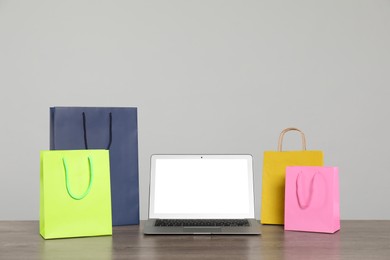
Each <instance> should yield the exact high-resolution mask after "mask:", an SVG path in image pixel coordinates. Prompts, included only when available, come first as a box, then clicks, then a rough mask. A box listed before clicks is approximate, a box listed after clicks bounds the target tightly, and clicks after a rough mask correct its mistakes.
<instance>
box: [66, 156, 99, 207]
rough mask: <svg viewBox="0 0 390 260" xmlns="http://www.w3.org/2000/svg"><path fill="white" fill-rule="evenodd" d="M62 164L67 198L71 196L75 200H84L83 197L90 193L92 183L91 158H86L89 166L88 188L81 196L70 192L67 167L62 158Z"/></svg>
mask: <svg viewBox="0 0 390 260" xmlns="http://www.w3.org/2000/svg"><path fill="white" fill-rule="evenodd" d="M62 162H63V164H64V170H65V184H66V191H67V192H68V194H69V196H71V197H72V198H73V199H75V200H82V199H84V198H85V196H87V195H88V193H89V192H90V191H91V187H92V182H93V167H92V158H91V157H89V156H88V165H89V184H88V188H87V190H86V191H85V192H84V193H83V194H82V195H81V196H76V195H74V194H73V192H72V191H71V190H70V184H69V174H68V165H67V164H66V160H65V158H62Z"/></svg>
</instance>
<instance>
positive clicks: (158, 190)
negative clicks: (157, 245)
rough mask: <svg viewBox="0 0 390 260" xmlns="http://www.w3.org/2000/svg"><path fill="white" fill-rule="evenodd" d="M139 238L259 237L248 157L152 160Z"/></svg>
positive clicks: (221, 156)
mask: <svg viewBox="0 0 390 260" xmlns="http://www.w3.org/2000/svg"><path fill="white" fill-rule="evenodd" d="M144 234H161V235H166V234H172V235H174V234H215V235H217V234H221V235H225V234H235V235H241V234H243V235H244V234H249V235H258V234H260V225H259V224H258V222H257V221H256V220H255V213H254V193H253V170H252V156H251V155H153V156H152V157H151V176H150V194H149V220H148V221H147V222H146V223H145V226H144Z"/></svg>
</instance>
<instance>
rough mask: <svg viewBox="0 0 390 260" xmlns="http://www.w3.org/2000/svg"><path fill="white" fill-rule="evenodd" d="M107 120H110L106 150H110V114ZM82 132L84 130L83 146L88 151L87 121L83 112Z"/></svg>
mask: <svg viewBox="0 0 390 260" xmlns="http://www.w3.org/2000/svg"><path fill="white" fill-rule="evenodd" d="M109 118H110V136H109V138H110V139H109V141H108V146H107V148H106V150H110V147H111V143H112V113H111V112H110V114H109ZM83 130H84V145H85V149H87V150H88V138H87V119H86V116H85V112H83Z"/></svg>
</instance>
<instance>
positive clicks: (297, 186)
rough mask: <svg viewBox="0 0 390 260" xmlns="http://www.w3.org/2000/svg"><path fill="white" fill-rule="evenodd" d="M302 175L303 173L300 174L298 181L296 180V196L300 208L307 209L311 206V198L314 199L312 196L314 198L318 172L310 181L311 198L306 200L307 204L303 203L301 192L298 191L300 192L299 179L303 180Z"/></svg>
mask: <svg viewBox="0 0 390 260" xmlns="http://www.w3.org/2000/svg"><path fill="white" fill-rule="evenodd" d="M301 173H302V172H300V173H298V176H297V179H296V181H295V185H296V190H295V192H296V196H297V201H298V205H299V207H300V208H301V209H307V208H308V207H309V205H310V202H311V198H312V196H313V186H314V179H315V178H316V177H317V175H318V172H316V173H315V174H314V176H313V177H312V178H311V180H310V187H309V198H308V199H307V200H306V203H305V204H303V203H302V201H301V198H300V196H299V192H298V191H299V179H300V178H301Z"/></svg>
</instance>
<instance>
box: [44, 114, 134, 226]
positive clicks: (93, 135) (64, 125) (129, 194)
mask: <svg viewBox="0 0 390 260" xmlns="http://www.w3.org/2000/svg"><path fill="white" fill-rule="evenodd" d="M50 149H51V150H76V149H107V150H109V151H110V168H111V199H112V201H111V203H112V224H113V225H114V226H116V225H130V224H139V186H138V130H137V108H112V107H53V108H50Z"/></svg>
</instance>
